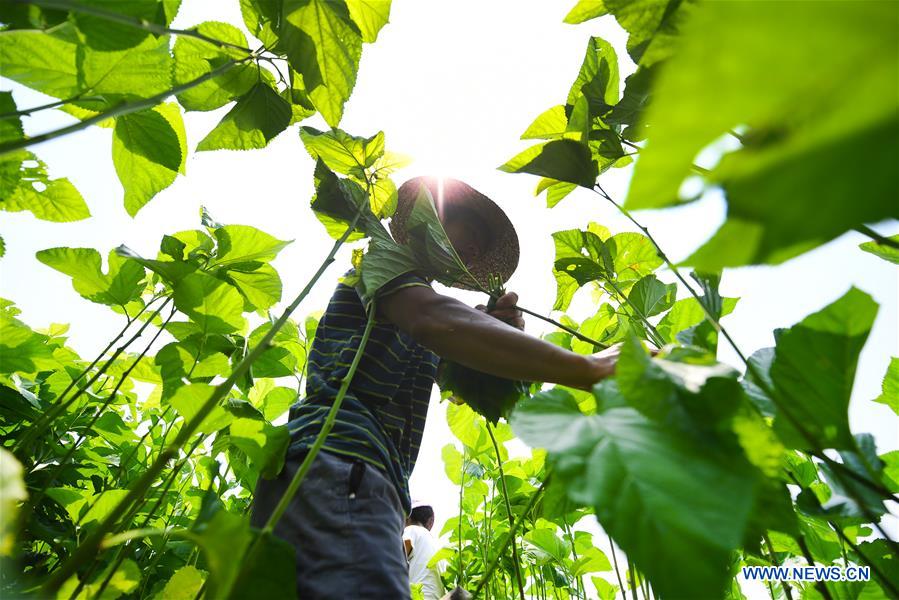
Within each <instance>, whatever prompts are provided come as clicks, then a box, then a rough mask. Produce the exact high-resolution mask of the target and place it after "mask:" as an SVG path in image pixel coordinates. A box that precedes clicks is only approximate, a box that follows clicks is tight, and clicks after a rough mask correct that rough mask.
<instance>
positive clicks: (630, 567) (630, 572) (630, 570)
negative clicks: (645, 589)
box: [627, 560, 637, 600]
mask: <svg viewBox="0 0 899 600" xmlns="http://www.w3.org/2000/svg"><path fill="white" fill-rule="evenodd" d="M627 577H628V585H629V586H630V588H631V599H632V600H637V574H636V572H635V571H634V563H633V562H631V561H630V560H628V561H627Z"/></svg>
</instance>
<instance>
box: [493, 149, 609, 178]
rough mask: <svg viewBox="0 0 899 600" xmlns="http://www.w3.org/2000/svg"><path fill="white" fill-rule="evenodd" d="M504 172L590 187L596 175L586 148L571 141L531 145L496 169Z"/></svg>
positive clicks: (593, 164) (594, 165)
mask: <svg viewBox="0 0 899 600" xmlns="http://www.w3.org/2000/svg"><path fill="white" fill-rule="evenodd" d="M499 170H500V171H504V172H506V173H531V174H532V175H540V176H541V177H550V178H552V179H556V180H558V181H567V182H569V183H574V184H577V185H579V186H581V187H585V188H592V187H593V184H595V183H596V177H597V175H598V171H597V167H596V164H595V163H594V162H593V160H592V159H591V156H590V150H589V149H588V148H587V146H585V145H583V144H579V143H578V142H575V141H574V140H553V141H550V142H545V143H543V144H539V145H537V146H532V147H530V148H528V149H527V150H525V151H524V152H521V153H520V154H518V155H516V156H514V157H513V158H512V159H510V160H509V161H508V162H507V163H505V164H504V165H502V166H500V167H499Z"/></svg>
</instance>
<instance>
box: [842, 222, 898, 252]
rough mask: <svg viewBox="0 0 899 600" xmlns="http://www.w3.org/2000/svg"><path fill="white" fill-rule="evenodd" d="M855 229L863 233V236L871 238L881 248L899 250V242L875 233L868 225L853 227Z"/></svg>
mask: <svg viewBox="0 0 899 600" xmlns="http://www.w3.org/2000/svg"><path fill="white" fill-rule="evenodd" d="M853 229H854V230H855V231H857V232H859V233H861V234H862V235H866V236H868V237H869V238H871V239H872V240H874V241H875V242H877V243H878V244H880V245H881V246H889V247H890V248H897V249H899V242H897V241H896V240H892V239H890V238H888V237H886V236H883V235H880V234H879V233H877V232H876V231H874V230H873V229H871V228H870V227H868V226H867V225H859V226H858V227H853Z"/></svg>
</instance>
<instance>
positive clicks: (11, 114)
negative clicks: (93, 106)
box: [0, 92, 102, 120]
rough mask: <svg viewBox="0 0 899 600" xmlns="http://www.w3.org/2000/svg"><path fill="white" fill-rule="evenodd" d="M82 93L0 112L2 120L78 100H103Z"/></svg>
mask: <svg viewBox="0 0 899 600" xmlns="http://www.w3.org/2000/svg"><path fill="white" fill-rule="evenodd" d="M82 93H83V92H82ZM82 93H78V94H75V95H74V96H72V97H70V98H66V99H65V100H55V101H53V102H48V103H47V104H41V105H40V106H34V107H32V108H23V109H22V110H16V111H13V112H8V113H2V114H0V120H3V119H12V118H13V117H27V116H29V115H31V113H36V112H39V111H42V110H49V109H51V108H57V107H59V106H63V105H64V104H71V103H72V102H75V101H77V100H102V98H100V97H99V96H87V97H82Z"/></svg>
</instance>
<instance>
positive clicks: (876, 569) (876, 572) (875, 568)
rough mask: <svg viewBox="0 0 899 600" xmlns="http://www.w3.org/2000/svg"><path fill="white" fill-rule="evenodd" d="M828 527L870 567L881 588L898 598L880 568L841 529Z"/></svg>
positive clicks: (892, 585) (890, 582)
mask: <svg viewBox="0 0 899 600" xmlns="http://www.w3.org/2000/svg"><path fill="white" fill-rule="evenodd" d="M830 526H831V527H832V528H833V530H834V531H836V532H837V535H839V536H840V538H841V539H842V541H844V542H845V543H846V544H848V545H849V547H850V548H851V549H852V551H853V552H855V553H856V554H857V555H858V557H859V558H860V559H861V560H862V562H863V563H865V564H866V565H868V566H869V567H871V571H872V572H873V573H874V575H876V576H877V577H878V578H879V579H880V582H881V583H882V584H883V586H884V587H885V588H887V590H888V591H889V592H890V595H891V596H893V597H894V598H899V588H897V587H896V586H895V584H893V582H892V581H890V579H889V578H888V577H887V576H886V573H884V572H883V571H882V570H881V569H880V567H878V566H877V565H876V564H875V563H874V561H872V560H871V559H870V558H869V557H868V556H866V555H865V554H864V553H863V552H862V551H861V548H859V547H858V546H857V545H856V544H855V543H854V542H853V541H852V540H850V539H849V538H848V537H846V533H845V532H844V531H843V530H842V529H840V528H839V527H837V525H836V524H835V523H833V522H830Z"/></svg>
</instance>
